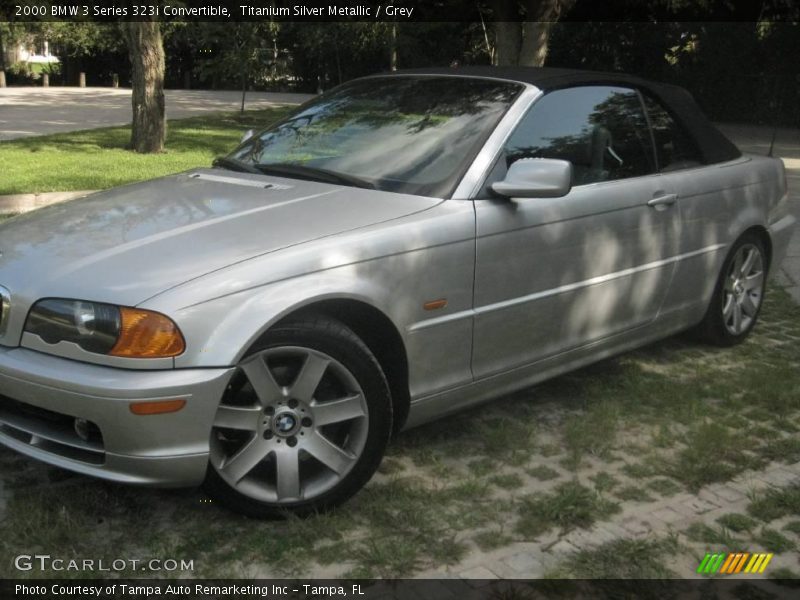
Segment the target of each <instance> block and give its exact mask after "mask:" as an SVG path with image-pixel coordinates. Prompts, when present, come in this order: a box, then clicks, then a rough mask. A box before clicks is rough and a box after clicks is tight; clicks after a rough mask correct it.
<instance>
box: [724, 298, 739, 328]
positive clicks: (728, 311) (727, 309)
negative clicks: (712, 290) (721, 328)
mask: <svg viewBox="0 0 800 600" xmlns="http://www.w3.org/2000/svg"><path fill="white" fill-rule="evenodd" d="M735 304H736V300H734V298H733V294H730V295H729V296H728V297H727V298H726V299H725V306H723V307H722V316H723V318H724V319H725V322H726V323H727V322H728V321H729V320H730V318H731V315H732V314H733V307H734V305H735Z"/></svg>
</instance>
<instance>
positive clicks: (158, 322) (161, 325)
mask: <svg viewBox="0 0 800 600" xmlns="http://www.w3.org/2000/svg"><path fill="white" fill-rule="evenodd" d="M119 311H120V317H121V321H122V324H121V326H120V332H119V338H118V339H117V343H116V344H115V345H114V347H113V348H112V349H111V351H110V352H109V354H110V355H111V356H123V357H126V358H168V357H171V356H177V355H178V354H181V353H182V352H183V351H184V350H185V349H186V343H185V342H184V340H183V335H182V334H181V332H180V330H179V329H178V326H177V325H175V323H173V322H172V320H171V319H170V318H169V317H165V316H164V315H162V314H160V313H157V312H152V311H149V310H141V309H138V308H125V307H123V308H120V309H119Z"/></svg>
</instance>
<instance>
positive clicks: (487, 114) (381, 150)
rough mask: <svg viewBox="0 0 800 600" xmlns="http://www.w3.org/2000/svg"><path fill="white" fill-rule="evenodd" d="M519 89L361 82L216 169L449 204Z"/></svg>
mask: <svg viewBox="0 0 800 600" xmlns="http://www.w3.org/2000/svg"><path fill="white" fill-rule="evenodd" d="M521 89H522V86H520V85H519V84H516V83H511V82H506V81H496V80H489V79H469V78H465V77H444V76H391V77H375V78H370V79H363V80H358V81H354V82H351V83H348V84H345V85H342V86H340V87H338V88H336V89H334V90H331V91H330V92H328V93H326V94H324V95H322V96H320V97H319V98H317V99H315V100H313V101H312V102H310V103H308V104H306V105H304V106H302V107H300V109H298V110H297V111H295V112H294V113H293V114H291V115H290V116H289V117H287V118H286V119H284V120H282V121H280V122H278V123H276V124H275V125H273V126H272V127H270V128H269V129H267V130H265V131H263V132H261V133H259V134H257V135H255V136H253V137H252V138H250V139H249V140H247V141H246V142H244V143H243V144H242V145H241V146H239V147H238V148H237V149H236V150H235V151H234V152H233V153H232V154H231V155H230V156H229V157H228V158H227V159H226V160H223V161H220V162H219V163H217V164H218V165H219V166H222V167H226V168H234V169H235V168H236V166H237V164H238V165H239V166H240V167H241V168H242V169H241V170H259V171H261V172H264V173H269V174H273V175H284V176H287V177H295V178H300V179H314V180H319V181H330V182H335V183H340V184H344V185H356V186H361V187H369V188H374V189H379V190H385V191H391V192H399V193H406V194H417V195H423V196H433V197H438V198H446V197H449V195H450V194H452V192H453V190H454V189H455V186H456V185H457V183H458V181H459V179H460V178H461V176H462V175H463V173H464V171H465V170H466V168H467V167H468V165H469V163H470V162H471V161H472V160H473V159H474V157H475V155H476V154H477V152H478V150H479V149H480V146H481V145H482V144H483V142H484V141H485V140H486V138H487V137H488V136H489V134H490V133H491V131H492V129H493V128H494V126H495V125H496V124H497V122H498V121H499V120H500V118H501V117H502V115H503V114H504V113H505V111H506V110H507V109H508V107H509V106H510V104H511V103H512V102H513V100H514V99H515V98H516V96H517V95H518V94H519V92H520V90H521ZM231 159H232V160H231Z"/></svg>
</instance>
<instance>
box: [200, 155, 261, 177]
mask: <svg viewBox="0 0 800 600" xmlns="http://www.w3.org/2000/svg"><path fill="white" fill-rule="evenodd" d="M211 166H212V167H222V168H223V169H230V170H231V171H239V172H241V173H256V174H258V175H261V171H260V170H259V169H257V168H256V167H255V166H253V165H251V164H248V163H246V162H243V161H241V160H238V159H236V158H230V157H229V156H220V157H218V158H215V159H214V162H212V163H211Z"/></svg>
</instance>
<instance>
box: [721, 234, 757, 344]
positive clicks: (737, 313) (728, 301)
mask: <svg viewBox="0 0 800 600" xmlns="http://www.w3.org/2000/svg"><path fill="white" fill-rule="evenodd" d="M763 297H764V259H763V257H762V255H761V250H760V249H759V248H758V247H757V246H756V245H754V244H743V245H742V246H741V247H740V248H739V249H738V250H737V252H736V255H735V256H734V259H733V262H732V263H731V266H730V269H729V271H728V273H727V276H726V278H725V285H724V289H723V294H722V320H723V322H724V323H725V328H726V329H727V330H728V332H729V333H731V334H733V335H741V334H742V333H744V332H746V331H747V330H748V329H749V328H750V327H751V326H752V324H753V321H754V320H755V318H756V317H757V316H758V309H759V308H760V307H761V302H762V300H763Z"/></svg>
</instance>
